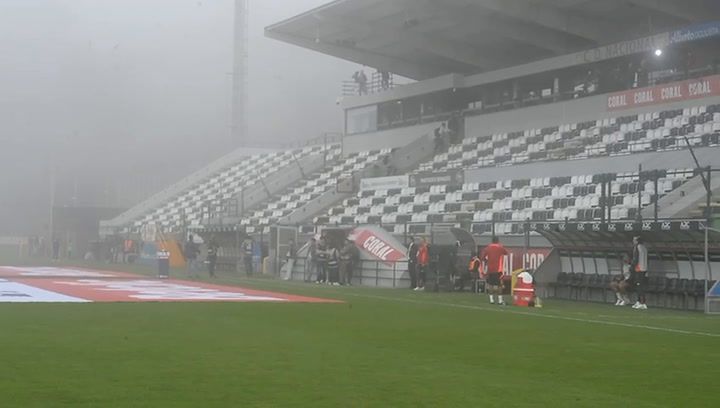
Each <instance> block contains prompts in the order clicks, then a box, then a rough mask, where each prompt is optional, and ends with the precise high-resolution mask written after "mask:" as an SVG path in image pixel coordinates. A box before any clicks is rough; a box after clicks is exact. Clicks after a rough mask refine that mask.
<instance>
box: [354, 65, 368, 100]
mask: <svg viewBox="0 0 720 408" xmlns="http://www.w3.org/2000/svg"><path fill="white" fill-rule="evenodd" d="M354 78H355V82H357V84H358V95H367V93H368V88H367V76H366V75H365V71H363V70H360V71H358V72H356V73H355V77H354Z"/></svg>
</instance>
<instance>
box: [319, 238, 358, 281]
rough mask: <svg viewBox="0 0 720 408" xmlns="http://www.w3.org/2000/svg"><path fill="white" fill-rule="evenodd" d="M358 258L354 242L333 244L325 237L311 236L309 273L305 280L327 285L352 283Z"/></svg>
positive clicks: (346, 241)
mask: <svg viewBox="0 0 720 408" xmlns="http://www.w3.org/2000/svg"><path fill="white" fill-rule="evenodd" d="M358 259H359V253H358V250H357V247H356V246H355V244H354V243H353V242H352V241H350V240H345V242H344V243H338V244H335V245H332V244H329V243H328V242H327V239H326V238H325V237H320V240H319V241H318V240H316V239H315V238H312V239H311V240H310V244H309V247H308V258H307V260H308V265H309V266H310V270H309V274H308V275H307V276H306V281H307V282H311V281H312V277H313V275H314V276H315V283H317V284H327V285H334V286H340V285H346V286H351V285H352V279H353V271H354V270H355V265H356V263H357V261H358Z"/></svg>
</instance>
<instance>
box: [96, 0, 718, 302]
mask: <svg viewBox="0 0 720 408" xmlns="http://www.w3.org/2000/svg"><path fill="white" fill-rule="evenodd" d="M552 3H553V5H552V6H547V7H545V6H543V7H540V6H539V5H538V6H532V7H525V6H522V7H520V5H519V4H520V3H519V2H518V1H517V0H508V1H502V2H501V1H482V2H466V1H455V0H453V1H449V2H418V4H416V5H415V6H414V7H413V8H411V9H408V8H407V7H406V5H407V2H403V1H400V0H389V1H382V2H380V1H373V2H364V1H359V0H338V1H334V2H332V3H329V4H327V5H325V6H322V7H320V8H317V9H314V10H312V11H310V12H308V13H305V14H302V15H299V16H296V17H293V18H291V19H288V20H286V21H283V22H280V23H277V24H275V25H273V26H270V27H268V28H267V29H266V35H267V36H269V37H271V38H275V39H278V40H281V41H285V42H288V43H291V44H295V45H299V46H302V47H304V48H308V49H312V50H315V51H318V52H321V53H325V54H328V55H332V56H335V57H339V58H342V59H345V60H350V61H354V62H357V63H360V64H363V65H365V66H369V67H372V69H373V70H374V71H376V73H379V72H387V73H392V74H395V75H398V76H403V77H405V78H408V79H410V80H415V81H416V82H409V83H406V84H402V85H397V84H394V85H395V86H391V87H383V88H382V89H377V90H376V91H375V92H370V93H368V94H363V95H352V96H351V95H347V96H344V97H343V98H341V99H339V100H338V104H339V105H340V106H341V108H342V109H343V110H344V116H345V129H344V132H343V138H342V140H341V141H339V143H337V144H330V145H322V146H310V147H305V148H302V149H295V150H292V151H277V152H264V153H257V154H247V153H246V152H244V151H243V150H242V149H241V150H239V151H238V152H235V153H232V154H230V155H229V156H227V157H225V158H223V159H221V160H219V161H217V162H215V163H212V164H210V165H209V166H208V167H207V168H206V169H203V170H201V171H199V172H198V173H196V174H193V175H191V176H189V177H187V178H185V179H183V180H182V181H180V182H179V183H177V184H176V185H173V186H171V187H169V188H168V189H166V190H165V191H163V192H161V193H159V194H157V195H156V196H154V197H151V198H150V199H148V200H146V201H145V202H144V203H141V204H139V205H138V206H136V207H135V208H132V209H131V210H129V211H127V212H125V213H123V214H121V215H120V216H118V217H116V218H115V219H113V220H110V221H107V222H103V223H102V224H101V230H102V231H103V232H104V235H107V236H110V235H116V234H137V233H139V232H140V231H142V229H143V228H145V226H147V225H154V226H156V227H157V228H159V229H161V230H162V231H163V232H165V233H175V234H177V236H178V238H177V239H178V240H183V239H185V238H184V234H185V233H187V231H188V230H193V231H195V232H197V233H198V234H200V235H201V236H202V237H203V238H208V237H210V236H212V237H215V238H216V239H218V240H219V241H220V245H221V248H220V251H219V253H220V255H221V256H223V257H225V258H227V259H228V261H227V263H228V265H230V266H231V267H232V266H233V264H234V263H235V262H236V261H238V260H239V258H240V257H242V256H243V254H242V252H243V251H242V250H241V249H240V243H241V242H242V241H243V240H245V239H250V240H253V241H254V242H255V243H257V244H259V245H257V246H256V247H259V248H262V251H256V252H257V253H256V254H255V255H254V257H257V259H255V260H254V262H255V263H256V264H257V265H258V267H260V266H261V265H260V264H262V265H264V262H265V261H266V260H267V261H268V262H269V263H270V265H269V266H268V268H269V269H270V270H272V271H273V272H278V271H279V269H280V266H281V264H282V260H283V258H284V257H285V254H286V253H289V252H291V251H289V249H288V247H287V242H289V240H290V239H294V240H295V241H296V242H297V241H298V240H299V241H300V242H299V243H300V244H303V243H304V242H305V241H307V240H308V239H309V238H310V237H311V236H318V235H320V234H325V235H327V236H335V235H337V236H339V237H341V238H342V239H345V238H347V237H349V236H352V237H355V238H354V239H360V238H357V237H358V236H360V237H363V238H362V239H365V241H363V242H360V241H357V240H356V241H355V242H356V244H357V245H358V247H359V249H360V252H361V254H362V257H363V260H364V261H366V262H371V263H372V266H371V267H370V268H371V269H373V270H372V271H370V272H369V273H370V274H371V275H372V274H374V276H371V277H370V278H368V276H367V275H364V272H363V270H364V268H365V266H362V265H361V266H360V269H361V271H360V273H359V274H358V275H357V276H356V282H358V283H361V284H375V285H379V286H383V285H384V286H396V285H405V284H406V281H407V280H408V274H407V267H406V266H405V268H404V269H403V267H402V266H398V265H400V264H402V263H403V262H407V259H406V257H405V256H406V254H405V252H403V251H406V248H404V247H403V244H404V243H405V242H407V239H408V237H409V236H410V235H415V236H423V237H427V238H429V239H430V240H431V241H433V243H434V244H437V246H438V247H446V248H451V247H453V244H454V243H455V241H454V238H453V239H445V238H440V237H441V236H443V234H445V235H447V231H450V230H455V232H453V234H455V233H457V231H459V230H462V231H464V233H465V234H466V235H463V237H470V238H469V240H471V241H472V240H477V241H472V244H470V245H469V246H470V247H474V246H475V242H477V243H478V244H484V243H486V242H487V241H488V240H489V237H490V235H501V236H503V240H506V241H507V242H508V243H509V245H510V246H514V247H515V248H516V249H517V248H521V247H523V246H524V247H525V253H524V255H518V257H521V258H523V257H524V256H525V255H528V253H527V248H528V247H537V248H539V249H540V250H541V251H540V252H542V256H541V258H542V259H543V260H544V262H542V261H541V262H540V263H541V264H542V265H543V267H542V268H539V267H538V268H537V269H538V275H537V276H538V277H539V278H540V280H541V281H543V284H542V287H541V289H542V290H543V293H544V294H545V295H550V296H558V297H566V298H572V299H584V300H599V301H603V300H605V298H606V295H607V293H606V290H605V288H607V286H608V283H609V279H610V276H611V275H612V274H614V273H616V272H617V270H619V268H620V266H619V261H618V259H620V258H621V256H622V254H623V253H625V252H627V250H628V245H629V244H628V242H629V241H630V240H631V238H632V237H631V235H633V234H639V233H642V234H644V235H646V238H647V239H648V241H649V242H650V245H651V247H652V254H651V258H652V259H651V267H652V268H654V272H653V275H652V276H651V284H650V292H651V293H654V294H656V295H660V294H662V295H663V296H662V298H663V301H664V302H666V305H667V306H678V307H684V308H689V309H697V308H699V307H700V306H699V300H700V299H702V298H703V296H704V292H703V291H702V290H701V287H703V288H704V285H705V276H704V275H703V273H702V270H703V269H702V268H701V267H700V266H699V265H697V262H698V254H699V253H701V252H702V249H703V248H702V246H701V245H700V243H701V242H702V235H703V229H704V228H705V227H706V226H707V225H708V223H710V222H712V218H713V211H714V210H715V208H717V207H718V205H717V204H716V203H715V201H712V200H711V201H708V200H707V197H708V196H709V195H711V194H708V191H709V192H710V193H713V192H717V191H720V177H714V178H712V179H711V180H707V178H709V177H710V175H711V173H712V171H711V168H712V167H718V166H720V75H719V74H720V70H719V69H718V61H720V54H718V53H719V52H720V51H718V50H720V21H707V18H708V17H707V16H708V15H716V14H708V13H716V12H720V10H715V9H712V10H706V9H707V8H708V7H710V8H712V7H714V6H708V2H700V1H695V0H689V1H688V2H687V3H688V4H687V6H686V7H678V6H675V5H673V4H674V2H669V1H657V2H646V1H635V0H627V1H626V0H608V1H607V2H603V7H602V8H600V7H598V8H594V9H593V14H592V18H590V17H588V15H586V13H585V9H584V8H583V7H584V4H583V2H578V1H564V2H552ZM671 3H672V4H671ZM628 4H632V7H628ZM703 10H705V11H703ZM619 15H624V16H625V17H624V19H623V23H622V24H615V25H614V26H613V27H611V28H610V29H608V23H609V22H612V21H618V16H619ZM350 16H352V19H351V18H350ZM648 19H651V20H652V21H653V23H654V24H653V25H652V28H651V29H649V30H646V29H645V28H643V29H642V30H640V29H638V28H637V27H640V26H642V27H646V26H647V25H646V22H647V21H648ZM601 20H602V21H603V22H602V24H601V23H599V21H601ZM318 21H322V22H323V29H322V30H320V29H319V28H318ZM369 28H372V29H369ZM508 50H512V52H508ZM376 73H374V74H373V75H375V74H376ZM448 129H449V130H448ZM448 135H452V136H453V137H449V136H448ZM451 139H452V140H451ZM540 226H542V227H540ZM362 228H366V229H364V230H362ZM355 230H362V231H361V232H360V233H357V234H353V233H352V231H355ZM570 230H572V233H571V232H570ZM348 232H350V235H348ZM338 234H339V235H338ZM383 234H387V235H385V236H383ZM461 235H462V234H461ZM463 239H465V238H463ZM710 239H711V241H712V242H711V245H710V246H709V252H710V254H711V255H713V256H717V255H719V254H720V245H717V240H718V239H719V237H717V236H716V235H715V234H714V233H712V234H710ZM368 240H370V241H368ZM435 241H437V242H435ZM368 242H372V244H371V248H367V247H366V246H363V245H366V244H367V243H368ZM457 242H458V244H459V243H460V239H458V241H457ZM468 242H469V241H468ZM389 248H395V249H396V250H397V252H398V253H399V255H397V256H396V257H395V258H393V259H392V260H390V261H388V260H387V259H385V258H382V257H378V253H380V254H382V255H383V256H385V255H387V254H388V253H389V251H390V249H389ZM386 249H387V250H386ZM473 249H474V248H473ZM304 250H305V251H307V248H305V249H304ZM540 252H538V254H539V253H540ZM300 253H301V255H298V256H300V257H304V256H305V255H302V254H303V253H302V251H300ZM521 253H522V252H519V253H518V254H521ZM304 254H306V252H305V253H304ZM403 254H405V255H403ZM435 255H437V254H435ZM435 255H434V256H435ZM438 256H439V257H440V258H442V255H438ZM538 256H539V255H538ZM303 261H304V258H303ZM524 261H525V260H524V258H523V265H524ZM237 264H239V262H237ZM390 264H392V265H390ZM708 264H709V265H712V267H713V268H715V269H718V268H720V264H719V263H717V262H714V263H713V262H709V263H708ZM308 265H309V264H306V263H305V262H297V263H295V269H294V270H291V271H290V276H291V277H293V278H298V277H300V278H301V279H307V273H308V271H309V269H308V268H310V266H308ZM535 266H538V265H535ZM439 273H440V272H438V276H439ZM716 275H717V273H716V274H715V277H716ZM440 280H441V279H440V278H438V282H440ZM701 283H702V285H701ZM675 298H682V301H681V302H680V304H678V303H676V302H675V300H676V299H675ZM688 299H693V300H695V302H689V301H688ZM661 303H662V302H660V303H658V302H656V303H654V305H656V306H658V305H662V304H661ZM690 303H692V305H691V304H690Z"/></svg>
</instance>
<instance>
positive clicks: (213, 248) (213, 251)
mask: <svg viewBox="0 0 720 408" xmlns="http://www.w3.org/2000/svg"><path fill="white" fill-rule="evenodd" d="M219 249H220V246H219V245H218V243H217V241H215V238H214V237H213V238H210V242H209V243H208V248H207V258H206V261H207V264H208V272H209V273H210V277H211V278H214V277H215V265H216V264H217V256H218V250H219Z"/></svg>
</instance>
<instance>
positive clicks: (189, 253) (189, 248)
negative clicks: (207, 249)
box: [183, 234, 200, 276]
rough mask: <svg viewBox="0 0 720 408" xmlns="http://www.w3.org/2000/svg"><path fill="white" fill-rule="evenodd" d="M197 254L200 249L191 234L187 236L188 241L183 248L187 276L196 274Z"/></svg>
mask: <svg viewBox="0 0 720 408" xmlns="http://www.w3.org/2000/svg"><path fill="white" fill-rule="evenodd" d="M199 253H200V249H199V248H198V245H197V244H196V243H195V238H194V237H193V236H192V234H191V235H189V236H188V240H187V242H185V247H184V248H183V255H185V264H186V266H187V273H188V276H195V272H197V257H198V254H199Z"/></svg>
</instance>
